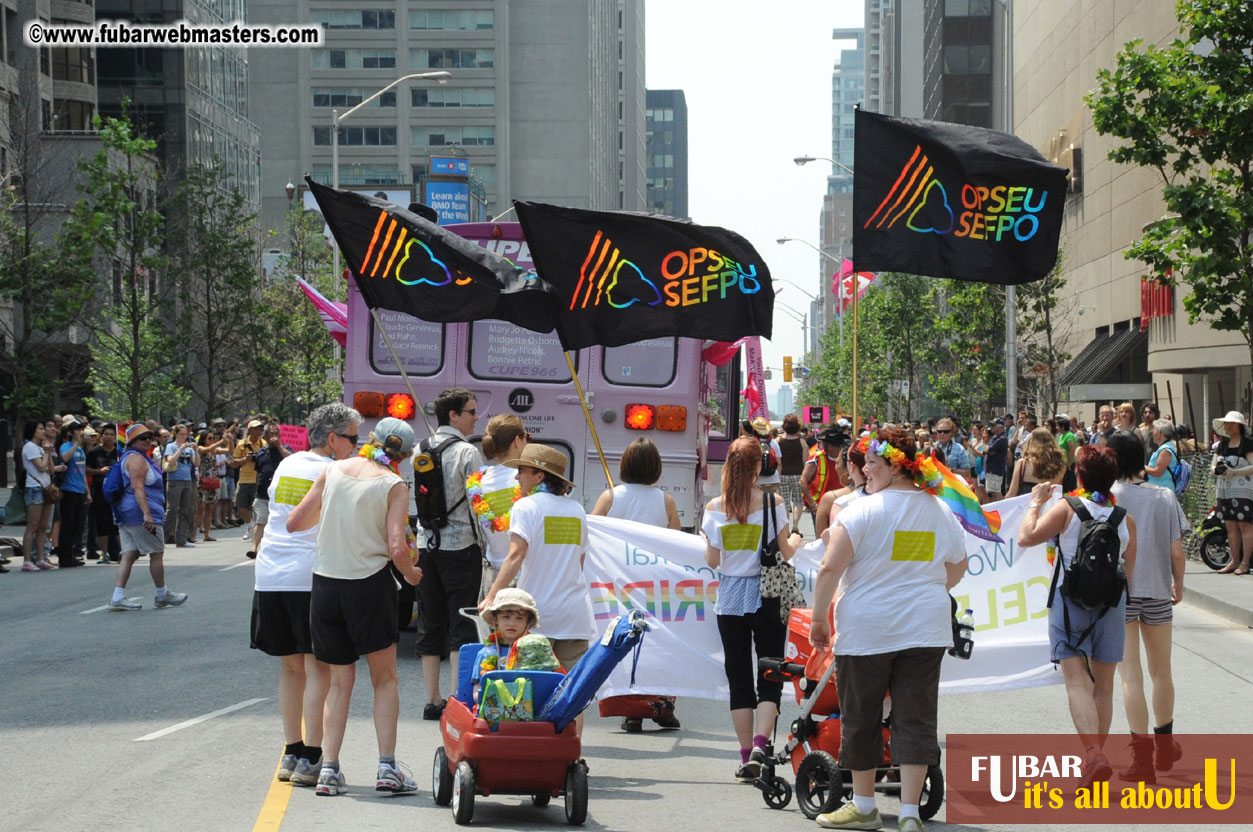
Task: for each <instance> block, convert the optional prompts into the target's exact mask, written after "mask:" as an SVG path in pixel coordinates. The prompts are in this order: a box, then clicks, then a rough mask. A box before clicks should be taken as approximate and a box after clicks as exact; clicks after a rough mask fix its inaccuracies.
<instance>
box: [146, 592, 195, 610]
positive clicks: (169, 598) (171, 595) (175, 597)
mask: <svg viewBox="0 0 1253 832" xmlns="http://www.w3.org/2000/svg"><path fill="white" fill-rule="evenodd" d="M186 601H187V593H186V592H167V593H165V597H164V598H162V597H161V596H160V595H157V596H154V597H153V599H152V602H153V604H154V605H155V606H156V608H157V609H161V607H181V606H182V605H183V604H184V603H185V602H186Z"/></svg>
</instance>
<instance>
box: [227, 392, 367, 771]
mask: <svg viewBox="0 0 1253 832" xmlns="http://www.w3.org/2000/svg"><path fill="white" fill-rule="evenodd" d="M360 422H361V414H360V413H358V412H357V411H355V410H353V409H352V408H351V407H348V406H347V405H345V404H341V403H340V402H332V403H331V404H324V405H322V406H321V407H319V408H318V409H317V410H315V411H313V413H311V414H309V421H308V430H309V450H307V451H299V452H297V453H293V454H291V455H289V456H287V457H286V458H284V459H283V461H282V462H280V463H279V464H278V468H277V469H275V471H274V477H273V479H272V480H271V483H270V520H269V522H268V523H266V525H265V527H264V528H265V532H264V534H263V536H262V538H261V544H260V545H259V546H258V547H257V569H256V583H255V585H254V592H253V596H252V628H251V634H252V639H251V646H252V647H253V648H254V649H257V650H260V651H262V652H263V653H267V654H269V655H271V656H277V657H279V660H280V662H281V664H280V667H279V675H278V709H279V714H280V715H281V717H282V720H283V733H284V735H285V738H284V741H285V742H286V744H287V745H286V747H285V748H284V750H283V759H282V762H281V763H280V765H279V769H278V779H279V780H290V781H291V782H293V783H296V784H298V785H301V786H312V785H316V784H317V782H318V773H319V772H320V771H321V767H322V747H321V746H322V707H323V705H324V704H325V702H326V692H327V690H328V689H329V687H330V680H331V676H330V673H331V671H330V668H329V667H328V666H327V665H326V664H324V663H323V662H320V661H318V660H317V659H316V658H315V657H314V655H313V640H312V638H311V636H310V631H309V605H310V597H311V594H312V591H313V560H314V554H315V552H316V549H317V542H318V527H317V525H316V524H315V525H314V526H313V527H312V528H310V529H306V530H305V531H299V532H298V531H291V530H289V529H288V528H287V518H288V515H289V514H291V511H292V509H293V508H295V507H296V506H297V505H298V504H299V503H300V500H301V499H302V498H303V497H304V495H305V493H306V492H307V491H309V490H310V489H311V488H312V487H313V484H314V482H316V481H317V479H318V477H319V476H321V475H322V472H323V471H325V470H326V468H327V466H329V465H330V464H331V462H332V460H335V459H345V458H347V457H350V456H352V455H353V454H354V453H355V452H356V448H357V431H358V427H357V426H358V424H359V423H360ZM302 722H303V725H304V732H303V734H302V732H301V724H302Z"/></svg>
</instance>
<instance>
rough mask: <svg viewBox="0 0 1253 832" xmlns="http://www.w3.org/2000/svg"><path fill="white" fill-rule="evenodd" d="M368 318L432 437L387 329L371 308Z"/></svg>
mask: <svg viewBox="0 0 1253 832" xmlns="http://www.w3.org/2000/svg"><path fill="white" fill-rule="evenodd" d="M370 316H371V317H372V318H374V325H375V326H376V327H378V328H379V332H381V333H382V334H383V343H384V344H386V345H387V351H388V352H389V353H391V355H392V361H395V362H396V369H397V370H400V377H401V378H402V379H404V382H405V388H406V389H407V390H408V391H409V395H410V396H412V397H413V407H414V409H415V410H417V411H418V412H419V413H421V414H422V421H423V422H424V423H425V424H426V432H427V434H429V435H430V436H434V435H435V428H433V427H431V417H430V416H428V415H426V408H425V407H424V406H423V405H422V400H421V399H420V398H418V394H417V391H415V390H414V389H413V382H411V381H409V374H408V373H406V372H405V365H404V364H402V363H401V362H400V356H398V355H396V348H395V347H393V346H392V337H391V336H390V335H388V334H387V327H385V326H383V319H382V318H380V317H379V311H378V310H377V309H373V308H371V309H370Z"/></svg>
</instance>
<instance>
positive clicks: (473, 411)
mask: <svg viewBox="0 0 1253 832" xmlns="http://www.w3.org/2000/svg"><path fill="white" fill-rule="evenodd" d="M457 412H458V413H469V414H470V415H471V416H478V415H479V411H478V408H476V407H471V408H469V409H468V410H458V411H457Z"/></svg>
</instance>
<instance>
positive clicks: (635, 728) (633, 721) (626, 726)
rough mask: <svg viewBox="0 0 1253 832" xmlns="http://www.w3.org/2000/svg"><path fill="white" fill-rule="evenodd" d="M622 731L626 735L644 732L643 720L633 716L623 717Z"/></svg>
mask: <svg viewBox="0 0 1253 832" xmlns="http://www.w3.org/2000/svg"><path fill="white" fill-rule="evenodd" d="M622 730H623V731H625V732H626V733H628V734H638V733H640V732H641V731H643V730H644V720H642V719H639V718H637V717H633V716H628V717H624V718H623V720H622Z"/></svg>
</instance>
